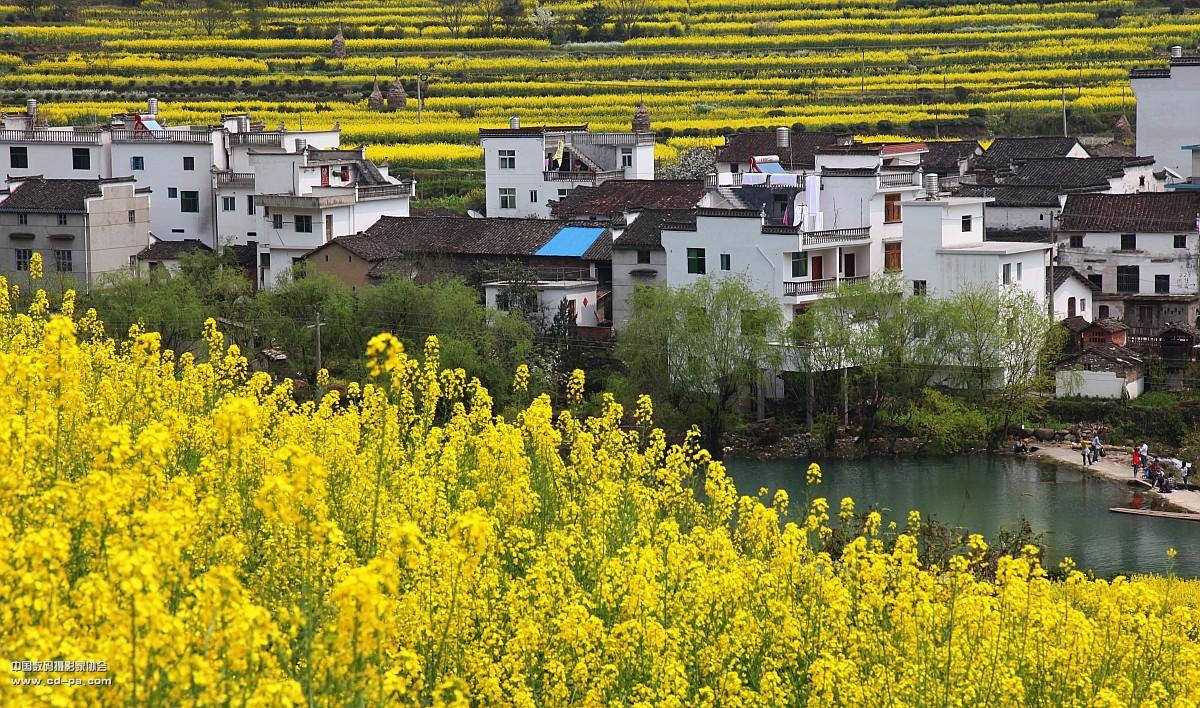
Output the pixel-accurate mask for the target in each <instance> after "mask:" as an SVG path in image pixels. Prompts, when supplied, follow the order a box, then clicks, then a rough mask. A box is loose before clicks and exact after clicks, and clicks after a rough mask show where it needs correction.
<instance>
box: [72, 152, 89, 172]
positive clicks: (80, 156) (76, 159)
mask: <svg viewBox="0 0 1200 708" xmlns="http://www.w3.org/2000/svg"><path fill="white" fill-rule="evenodd" d="M71 167H73V168H75V169H77V170H90V169H92V151H91V150H89V149H87V148H71Z"/></svg>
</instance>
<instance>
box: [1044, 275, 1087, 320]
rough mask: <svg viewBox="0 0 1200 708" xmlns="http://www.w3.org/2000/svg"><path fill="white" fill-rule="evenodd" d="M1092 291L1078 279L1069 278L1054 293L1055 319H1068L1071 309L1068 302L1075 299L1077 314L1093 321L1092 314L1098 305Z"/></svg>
mask: <svg viewBox="0 0 1200 708" xmlns="http://www.w3.org/2000/svg"><path fill="white" fill-rule="evenodd" d="M1092 292H1093V291H1092V289H1091V288H1089V287H1088V286H1086V285H1084V284H1083V283H1081V282H1079V280H1078V279H1076V278H1067V279H1066V281H1065V282H1064V283H1063V284H1062V285H1060V286H1059V288H1058V290H1055V291H1054V319H1056V320H1062V319H1066V318H1067V317H1069V316H1070V315H1069V314H1068V311H1069V308H1068V307H1067V305H1068V300H1070V299H1071V298H1075V314H1076V315H1078V316H1080V317H1082V318H1083V319H1085V320H1087V321H1088V322H1091V321H1092V318H1093V315H1092V312H1094V311H1095V306H1096V303H1095V302H1094V301H1093V299H1092Z"/></svg>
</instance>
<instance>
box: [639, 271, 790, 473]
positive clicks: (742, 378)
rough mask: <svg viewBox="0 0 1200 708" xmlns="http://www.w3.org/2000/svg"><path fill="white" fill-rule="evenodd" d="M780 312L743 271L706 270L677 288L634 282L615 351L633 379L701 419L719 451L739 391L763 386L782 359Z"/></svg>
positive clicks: (717, 452) (715, 451)
mask: <svg viewBox="0 0 1200 708" xmlns="http://www.w3.org/2000/svg"><path fill="white" fill-rule="evenodd" d="M782 320H783V314H782V313H781V312H780V309H779V303H778V302H776V301H775V299H774V298H773V297H772V296H771V295H770V294H768V293H764V292H761V291H759V290H756V289H754V287H753V286H751V284H750V283H749V281H748V280H747V279H746V278H745V277H743V276H734V277H724V278H722V277H717V276H707V277H704V278H701V279H699V280H697V281H696V282H695V283H693V284H691V285H688V286H686V287H682V288H669V287H640V288H638V289H637V290H636V291H635V292H634V295H633V311H632V313H631V316H630V320H629V322H628V324H627V325H626V326H625V328H624V329H623V330H622V331H621V333H620V337H619V339H618V342H617V357H618V358H619V359H620V360H621V362H622V363H623V364H624V365H625V369H626V371H627V372H628V375H629V376H630V378H631V382H632V383H633V384H634V385H635V386H637V388H638V389H639V390H640V391H645V392H647V393H650V394H651V395H652V396H655V397H656V399H657V400H658V401H659V405H660V406H662V405H664V404H665V405H669V406H672V407H674V408H675V409H676V410H678V411H679V412H680V413H681V414H682V415H683V416H684V417H685V418H687V419H688V420H692V421H699V424H700V427H701V430H702V432H703V435H704V441H705V444H706V446H707V448H708V449H709V450H710V451H711V452H712V453H713V454H714V455H717V456H720V455H721V452H722V450H723V445H722V443H723V440H724V435H725V429H726V422H727V418H728V417H729V415H730V413H731V412H732V411H731V407H732V405H733V403H734V401H735V399H736V397H737V395H738V393H739V392H741V391H744V390H746V389H749V388H751V387H754V386H758V385H761V384H762V382H763V380H764V377H765V372H766V371H768V370H770V369H773V368H774V367H776V366H778V365H779V364H780V363H781V361H782V356H781V350H780V347H779V346H777V345H776V344H774V343H777V342H779V337H780V333H781V327H782Z"/></svg>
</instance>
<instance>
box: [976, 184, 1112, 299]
mask: <svg viewBox="0 0 1200 708" xmlns="http://www.w3.org/2000/svg"><path fill="white" fill-rule="evenodd" d="M988 206H989V209H988V218H991V208H990V207H991V205H990V204H989V205H988ZM1046 277H1047V278H1048V279H1049V281H1050V293H1051V296H1050V298H1051V302H1052V304H1053V308H1052V309H1053V312H1054V319H1056V320H1063V319H1071V318H1075V317H1079V318H1081V319H1082V320H1084V321H1085V322H1091V321H1092V319H1093V318H1092V302H1093V301H1094V293H1096V292H1097V291H1099V288H1098V287H1096V284H1095V283H1093V282H1092V281H1090V280H1088V279H1087V278H1085V277H1083V276H1082V275H1080V273H1079V271H1077V270H1075V269H1074V268H1072V267H1071V266H1059V265H1056V266H1051V267H1050V268H1048V269H1047V271H1046Z"/></svg>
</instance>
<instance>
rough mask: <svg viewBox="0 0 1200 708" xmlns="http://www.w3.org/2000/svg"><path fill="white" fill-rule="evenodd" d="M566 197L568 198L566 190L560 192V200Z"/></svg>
mask: <svg viewBox="0 0 1200 708" xmlns="http://www.w3.org/2000/svg"><path fill="white" fill-rule="evenodd" d="M565 196H567V190H565V189H560V190H558V198H559V199H562V198H563V197H565Z"/></svg>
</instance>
